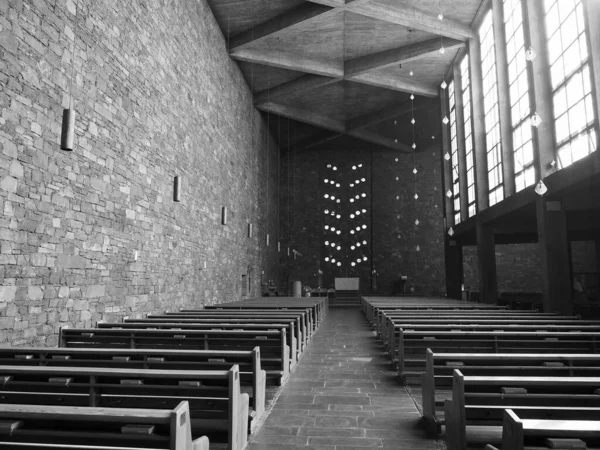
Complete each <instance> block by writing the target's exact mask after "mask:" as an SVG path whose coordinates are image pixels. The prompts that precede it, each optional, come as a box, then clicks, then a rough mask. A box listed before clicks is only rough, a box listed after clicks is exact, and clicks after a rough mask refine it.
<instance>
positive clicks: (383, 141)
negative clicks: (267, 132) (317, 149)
mask: <svg viewBox="0 0 600 450" xmlns="http://www.w3.org/2000/svg"><path fill="white" fill-rule="evenodd" d="M256 107H257V108H258V109H260V110H261V111H265V112H268V113H272V114H277V115H279V116H282V117H286V118H288V119H292V120H296V121H298V122H304V123H307V124H309V125H315V126H319V127H321V128H325V129H327V130H329V131H333V132H335V133H336V134H339V135H343V134H347V135H349V136H352V137H355V138H357V139H361V140H363V141H366V142H370V143H372V144H377V145H381V146H382V147H386V148H390V149H392V150H396V151H400V152H406V153H412V149H411V148H410V147H409V146H408V145H406V144H402V143H399V142H396V141H395V140H394V139H391V138H388V137H385V136H382V135H379V134H377V133H374V132H372V131H368V130H365V129H354V130H348V129H347V126H346V123H345V122H344V121H341V120H336V119H332V118H330V117H327V116H324V115H322V114H319V113H315V112H313V111H307V110H304V109H300V108H294V107H292V106H286V105H281V104H278V103H274V102H268V103H261V104H260V105H257V106H256ZM332 139H333V137H332ZM328 140H330V139H328ZM314 145H318V143H317V144H314ZM314 145H313V146H314Z"/></svg>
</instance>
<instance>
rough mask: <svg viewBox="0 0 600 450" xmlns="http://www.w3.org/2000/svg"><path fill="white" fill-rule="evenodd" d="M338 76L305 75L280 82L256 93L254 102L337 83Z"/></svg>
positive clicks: (266, 100)
mask: <svg viewBox="0 0 600 450" xmlns="http://www.w3.org/2000/svg"><path fill="white" fill-rule="evenodd" d="M338 81H339V79H338V78H332V77H324V76H321V75H304V76H302V77H300V78H296V79H295V80H292V81H288V82H287V83H283V84H280V85H278V86H275V87H274V88H269V89H266V90H264V91H261V92H259V93H257V94H255V95H254V103H255V104H260V103H265V102H268V101H270V100H274V99H275V100H276V99H278V98H281V97H285V96H287V95H291V94H294V93H296V92H298V91H302V92H308V91H310V90H312V89H317V88H320V87H324V86H327V85H329V84H333V83H337V82H338Z"/></svg>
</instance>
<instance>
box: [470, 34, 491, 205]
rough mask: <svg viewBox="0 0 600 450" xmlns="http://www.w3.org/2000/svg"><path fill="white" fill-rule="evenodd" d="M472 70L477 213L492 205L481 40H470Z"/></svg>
mask: <svg viewBox="0 0 600 450" xmlns="http://www.w3.org/2000/svg"><path fill="white" fill-rule="evenodd" d="M469 63H470V68H471V96H472V99H471V101H472V104H473V137H474V142H475V179H476V182H475V183H476V185H477V211H483V210H484V209H487V207H488V206H489V204H490V199H489V182H488V164H487V147H486V143H485V108H484V104H483V75H482V72H481V46H480V45H479V39H478V38H475V39H470V40H469Z"/></svg>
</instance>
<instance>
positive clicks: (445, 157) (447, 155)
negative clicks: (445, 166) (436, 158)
mask: <svg viewBox="0 0 600 450" xmlns="http://www.w3.org/2000/svg"><path fill="white" fill-rule="evenodd" d="M450 158H452V157H451V156H450V153H448V152H446V154H445V155H444V159H445V160H446V161H450Z"/></svg>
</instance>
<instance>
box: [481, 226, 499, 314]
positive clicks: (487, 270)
mask: <svg viewBox="0 0 600 450" xmlns="http://www.w3.org/2000/svg"><path fill="white" fill-rule="evenodd" d="M477 256H478V258H477V259H478V267H479V295H480V296H481V301H482V302H483V303H491V304H495V303H497V301H498V281H497V278H496V243H495V241H494V227H493V225H491V224H484V223H482V222H481V221H480V220H477Z"/></svg>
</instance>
